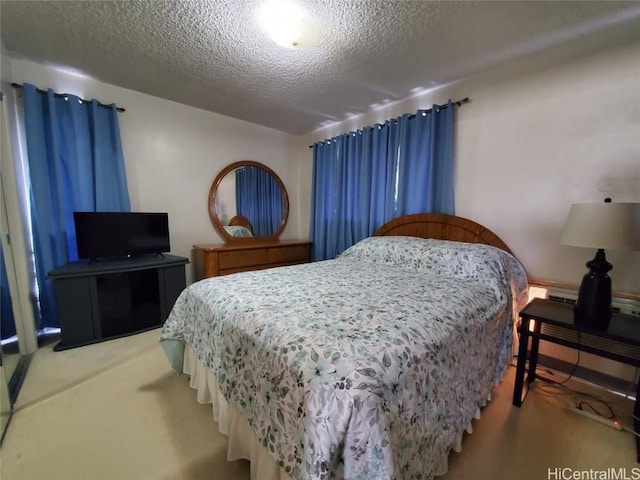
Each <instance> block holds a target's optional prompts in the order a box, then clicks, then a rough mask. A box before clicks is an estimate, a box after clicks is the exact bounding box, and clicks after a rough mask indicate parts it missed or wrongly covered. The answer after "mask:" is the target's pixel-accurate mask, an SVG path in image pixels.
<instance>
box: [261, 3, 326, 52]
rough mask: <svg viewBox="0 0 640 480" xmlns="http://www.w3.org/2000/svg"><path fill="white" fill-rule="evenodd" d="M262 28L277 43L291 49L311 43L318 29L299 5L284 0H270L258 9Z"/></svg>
mask: <svg viewBox="0 0 640 480" xmlns="http://www.w3.org/2000/svg"><path fill="white" fill-rule="evenodd" d="M258 21H259V23H260V26H261V27H262V29H263V30H264V31H265V32H266V33H267V34H268V35H269V37H271V39H272V40H273V41H274V42H275V43H277V44H278V45H280V46H282V47H285V48H290V49H292V50H295V49H299V48H305V47H309V46H311V45H313V44H314V43H316V41H317V40H318V29H317V28H316V25H315V24H314V22H313V21H312V18H311V17H310V16H309V14H308V13H307V12H305V11H304V10H303V9H302V8H301V7H300V6H299V5H296V4H295V3H292V2H290V1H286V0H270V1H267V2H265V3H263V4H262V5H261V6H260V8H259V10H258Z"/></svg>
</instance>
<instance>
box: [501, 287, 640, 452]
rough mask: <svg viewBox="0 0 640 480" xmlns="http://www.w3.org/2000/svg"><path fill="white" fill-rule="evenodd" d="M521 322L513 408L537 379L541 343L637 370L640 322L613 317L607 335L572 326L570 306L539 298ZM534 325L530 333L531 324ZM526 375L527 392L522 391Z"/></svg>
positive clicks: (638, 427)
mask: <svg viewBox="0 0 640 480" xmlns="http://www.w3.org/2000/svg"><path fill="white" fill-rule="evenodd" d="M520 318H521V319H522V321H521V323H520V327H519V328H518V333H519V334H520V350H519V351H518V365H517V368H516V379H515V386H514V389H513V404H514V405H515V406H517V407H519V406H521V405H522V403H523V402H524V398H525V396H526V394H527V391H528V387H529V385H530V384H531V383H532V382H533V381H534V380H535V379H536V367H537V363H538V346H539V344H540V340H544V341H547V342H551V343H556V344H559V345H564V346H565V347H569V348H574V349H576V350H581V351H584V352H588V353H591V354H593V355H598V356H600V357H604V358H609V359H611V360H616V361H618V362H622V363H626V364H629V365H633V366H634V367H640V319H638V318H636V317H632V316H630V315H623V314H619V313H613V315H612V318H611V322H610V324H609V328H608V329H607V330H606V331H597V330H590V329H585V328H581V327H578V326H576V325H574V323H573V306H572V305H567V304H563V303H559V302H554V301H551V300H544V299H540V298H536V299H533V300H532V301H531V302H530V303H529V304H528V305H527V306H526V307H525V308H523V309H522V311H521V312H520ZM531 320H533V321H534V327H533V330H530V328H529V326H530V321H531ZM529 339H531V350H530V354H529V368H528V371H526V370H527V369H526V362H527V350H528V349H529ZM525 373H526V374H527V377H526V389H525V385H524V383H525ZM633 411H634V416H635V417H640V384H639V385H638V386H637V391H636V402H635V406H634V410H633ZM634 430H635V431H636V433H639V432H640V421H639V420H638V419H637V418H636V419H634ZM636 450H637V461H638V462H640V437H638V436H636Z"/></svg>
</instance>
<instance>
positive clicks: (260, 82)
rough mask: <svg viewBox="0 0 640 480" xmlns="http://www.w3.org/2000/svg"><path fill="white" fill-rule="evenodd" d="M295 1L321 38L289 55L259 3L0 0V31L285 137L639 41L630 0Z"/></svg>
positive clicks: (24, 52)
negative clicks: (265, 27) (477, 77)
mask: <svg viewBox="0 0 640 480" xmlns="http://www.w3.org/2000/svg"><path fill="white" fill-rule="evenodd" d="M297 3H298V4H299V5H302V6H303V8H305V9H306V10H307V12H308V13H309V15H311V16H312V18H313V19H314V20H315V22H316V25H317V28H318V29H319V33H320V36H319V41H318V43H316V44H315V45H313V46H310V47H308V48H305V49H299V50H288V49H285V48H282V47H279V46H278V45H276V44H274V43H273V42H271V40H270V39H269V38H268V37H267V36H266V34H264V33H263V32H262V31H260V29H259V28H258V26H257V18H256V8H257V7H258V6H259V4H260V2H259V1H257V0H255V1H252V0H188V1H184V0H175V1H167V0H131V1H38V2H34V1H7V0H2V1H1V2H0V16H1V24H0V27H1V30H0V34H1V37H2V42H3V44H4V46H5V47H6V49H7V50H8V51H9V52H10V54H11V56H12V57H14V58H27V59H30V60H32V61H35V62H41V63H47V64H49V65H54V66H59V67H67V68H73V69H75V70H77V71H80V72H82V73H83V74H86V75H88V76H91V77H93V78H95V79H97V80H100V81H102V82H105V83H109V84H113V85H118V86H121V87H124V88H128V89H131V90H136V91H139V92H144V93H147V94H150V95H154V96H158V97H162V98H166V99H170V100H174V101H176V102H180V103H184V104H187V105H192V106H195V107H199V108H202V109H206V110H210V111H214V112H218V113H221V114H223V115H228V116H231V117H236V118H239V119H243V120H247V121H250V122H254V123H257V124H262V125H265V126H268V127H271V128H275V129H278V130H282V131H285V132H290V133H293V134H302V133H306V132H309V131H311V130H313V129H315V128H318V127H320V126H323V125H326V124H328V123H332V122H335V121H340V120H344V119H345V118H347V117H348V116H351V115H354V114H358V113H362V112H365V111H367V110H368V109H369V108H371V106H373V105H379V104H382V103H385V102H390V101H397V100H400V99H403V98H407V97H409V96H411V95H415V94H416V92H419V91H421V90H425V89H430V88H433V87H435V86H437V85H440V84H444V83H448V82H451V81H454V80H457V79H460V78H462V77H465V76H467V75H469V74H472V73H474V72H477V71H479V70H482V69H485V68H487V67H490V66H494V65H497V64H500V63H502V62H505V61H508V60H512V59H515V58H518V57H521V56H524V55H528V54H531V53H535V52H538V51H541V50H543V49H545V48H548V47H551V46H554V45H557V44H560V43H563V42H568V41H572V40H576V39H588V38H589V36H590V35H591V34H596V33H597V34H598V35H599V37H598V38H605V39H612V38H617V37H621V38H625V39H626V38H631V37H634V38H638V37H640V2H635V1H632V2H617V1H587V2H582V1H568V2H561V1H531V2H529V1H513V2H506V1H505V2H491V1H477V2H476V1H462V2H458V1H446V2H436V1H408V0H404V1H403V0H395V1H394V0H298V2H297ZM578 44H580V43H579V42H578ZM584 45H585V47H584V48H594V45H593V42H591V43H589V42H586V41H585V42H584ZM43 87H46V85H45V86H43ZM105 100H107V101H108V100H109V99H105ZM123 106H124V107H125V108H126V105H123Z"/></svg>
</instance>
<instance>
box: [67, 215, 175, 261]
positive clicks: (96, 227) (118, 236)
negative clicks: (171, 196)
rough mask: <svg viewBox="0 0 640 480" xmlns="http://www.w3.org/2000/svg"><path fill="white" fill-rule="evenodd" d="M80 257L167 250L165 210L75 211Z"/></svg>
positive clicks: (167, 236) (168, 248)
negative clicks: (149, 211)
mask: <svg viewBox="0 0 640 480" xmlns="http://www.w3.org/2000/svg"><path fill="white" fill-rule="evenodd" d="M73 221H74V224H75V229H76V245H77V247H78V258H81V259H83V258H88V259H94V260H95V259H98V258H110V257H134V256H138V255H144V254H149V253H163V252H168V251H169V250H170V249H171V248H170V246H169V216H168V214H166V213H134V212H126V213H125V212H74V213H73Z"/></svg>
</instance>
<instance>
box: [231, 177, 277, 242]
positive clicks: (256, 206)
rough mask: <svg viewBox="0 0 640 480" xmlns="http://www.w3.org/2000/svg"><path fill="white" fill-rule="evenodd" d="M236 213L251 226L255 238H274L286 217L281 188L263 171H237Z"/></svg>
mask: <svg viewBox="0 0 640 480" xmlns="http://www.w3.org/2000/svg"><path fill="white" fill-rule="evenodd" d="M236 211H237V213H238V215H242V216H244V217H246V218H247V219H248V220H249V222H251V226H252V227H253V234H254V235H255V236H260V237H261V236H270V235H273V234H274V233H275V231H276V230H277V229H278V227H280V224H281V223H282V219H283V217H284V198H283V195H282V190H281V189H280V185H279V184H278V182H276V180H275V178H273V176H271V174H270V173H269V172H267V171H266V170H263V169H261V168H258V167H251V166H250V167H243V168H238V169H236Z"/></svg>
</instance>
